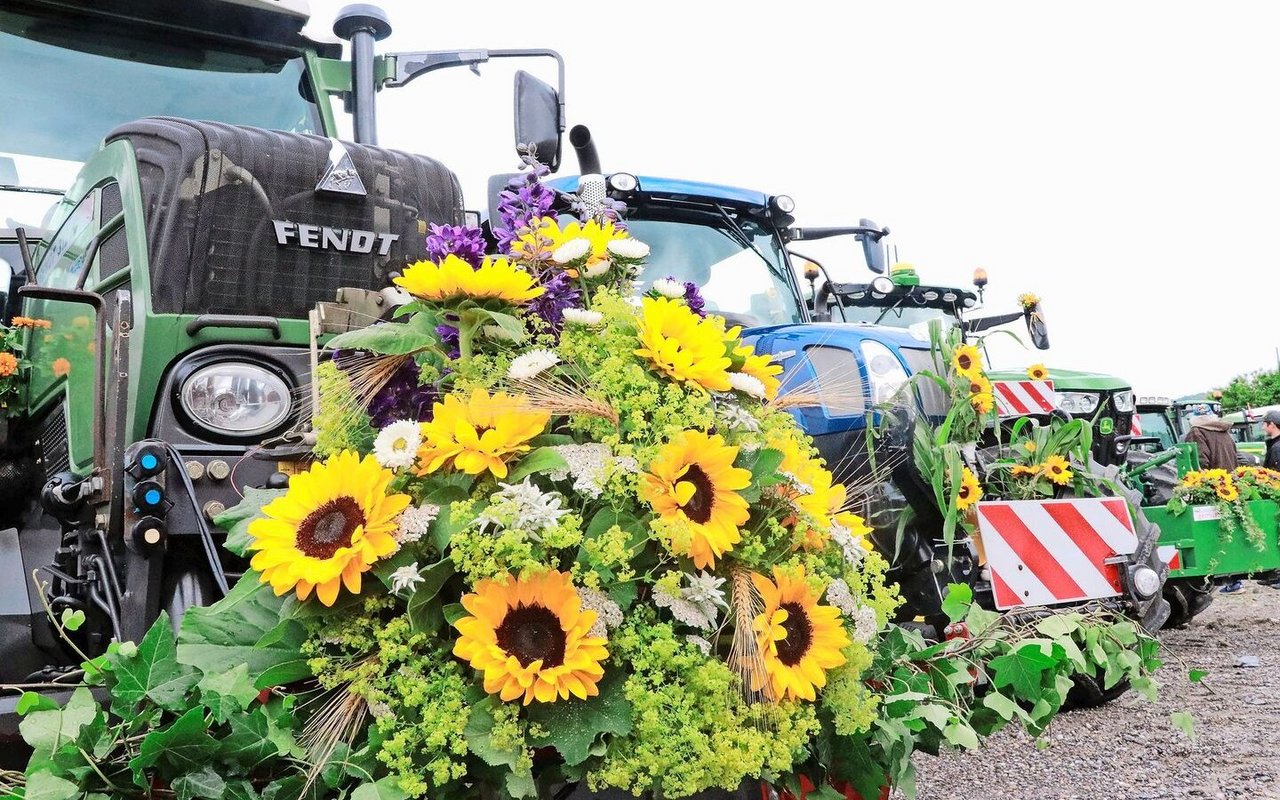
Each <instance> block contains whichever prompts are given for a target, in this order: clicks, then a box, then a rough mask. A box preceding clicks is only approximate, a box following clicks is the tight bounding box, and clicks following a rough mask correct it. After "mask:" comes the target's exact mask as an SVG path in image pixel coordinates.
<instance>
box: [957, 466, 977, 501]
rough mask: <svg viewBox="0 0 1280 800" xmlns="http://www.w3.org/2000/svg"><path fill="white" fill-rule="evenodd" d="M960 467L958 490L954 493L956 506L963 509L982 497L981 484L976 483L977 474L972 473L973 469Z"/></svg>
mask: <svg viewBox="0 0 1280 800" xmlns="http://www.w3.org/2000/svg"><path fill="white" fill-rule="evenodd" d="M960 469H961V472H960V491H959V493H958V494H957V495H956V508H958V509H959V510H961V511H964V510H965V509H967V508H969V507H970V506H972V505H973V504H975V503H977V502H978V501H979V500H981V499H982V484H981V483H978V476H977V475H974V474H973V470H971V469H969V468H968V467H961V468H960Z"/></svg>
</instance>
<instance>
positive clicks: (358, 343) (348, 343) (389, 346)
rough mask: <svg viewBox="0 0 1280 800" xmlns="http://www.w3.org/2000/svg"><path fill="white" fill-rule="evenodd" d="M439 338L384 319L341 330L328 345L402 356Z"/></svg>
mask: <svg viewBox="0 0 1280 800" xmlns="http://www.w3.org/2000/svg"><path fill="white" fill-rule="evenodd" d="M499 324H501V323H499ZM438 341H439V338H438V337H436V336H435V335H434V334H432V333H427V332H425V331H421V330H418V329H417V328H416V327H415V326H412V325H406V324H403V323H398V322H385V323H382V324H381V325H371V326H369V327H368V328H361V329H360V330H357V331H348V332H347V333H340V334H338V335H337V336H335V337H333V338H332V339H330V340H329V343H328V345H327V347H328V348H329V349H330V350H368V351H369V352H371V353H379V354H381V355H386V356H402V355H407V354H409V353H416V352H418V351H419V350H426V349H427V348H430V347H434V346H435V345H436V343H437V342H438Z"/></svg>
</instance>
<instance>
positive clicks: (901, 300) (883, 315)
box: [871, 294, 907, 325]
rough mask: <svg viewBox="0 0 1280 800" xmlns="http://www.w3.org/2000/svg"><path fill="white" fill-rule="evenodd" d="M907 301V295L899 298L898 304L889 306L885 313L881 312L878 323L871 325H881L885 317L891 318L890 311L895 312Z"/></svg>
mask: <svg viewBox="0 0 1280 800" xmlns="http://www.w3.org/2000/svg"><path fill="white" fill-rule="evenodd" d="M906 299H907V295H905V294H904V295H903V296H902V297H899V298H898V302H896V303H894V304H893V305H891V306H889V307H888V308H886V309H885V310H884V311H881V312H880V316H878V317H876V321H875V322H873V323H871V324H872V325H879V324H880V321H881V320H883V319H884V318H885V317H887V316H889V312H890V311H893V310H895V309H896V308H897V307H898V306H900V305H902V302H903V301H904V300H906Z"/></svg>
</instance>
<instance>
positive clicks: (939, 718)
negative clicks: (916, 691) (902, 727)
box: [906, 703, 953, 730]
mask: <svg viewBox="0 0 1280 800" xmlns="http://www.w3.org/2000/svg"><path fill="white" fill-rule="evenodd" d="M906 718H907V719H923V720H926V721H927V722H930V723H932V724H933V726H934V727H935V728H937V729H938V730H943V729H944V728H946V727H947V726H948V725H950V724H952V721H953V719H952V718H953V715H952V713H951V711H950V710H948V709H947V707H946V706H943V705H939V704H938V703H921V704H920V705H919V706H917V707H916V708H915V710H913V711H912V712H911V713H910V714H909V715H908V716H907V717H906Z"/></svg>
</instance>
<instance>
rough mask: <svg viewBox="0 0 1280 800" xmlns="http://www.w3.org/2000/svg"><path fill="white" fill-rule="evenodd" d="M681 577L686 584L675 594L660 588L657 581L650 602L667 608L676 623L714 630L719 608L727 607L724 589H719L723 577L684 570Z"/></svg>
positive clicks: (660, 585)
mask: <svg viewBox="0 0 1280 800" xmlns="http://www.w3.org/2000/svg"><path fill="white" fill-rule="evenodd" d="M684 580H685V582H686V583H687V584H688V585H687V586H683V587H681V588H680V589H679V590H678V592H677V593H676V594H672V593H670V592H669V591H668V590H666V589H664V588H663V585H662V584H661V583H659V584H658V585H657V586H656V587H654V592H653V602H654V605H656V606H658V607H659V608H665V609H667V610H668V611H670V612H671V616H673V617H675V619H676V621H677V622H680V623H683V624H685V625H688V626H689V627H691V628H698V629H700V630H704V631H710V630H715V628H716V622H717V620H719V619H720V609H721V608H728V603H727V602H726V601H725V597H724V592H722V591H720V588H719V587H720V585H721V584H723V583H724V579H723V578H717V577H715V576H714V575H709V574H708V573H706V572H702V573H700V574H699V575H690V574H688V573H685V575H684Z"/></svg>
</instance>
